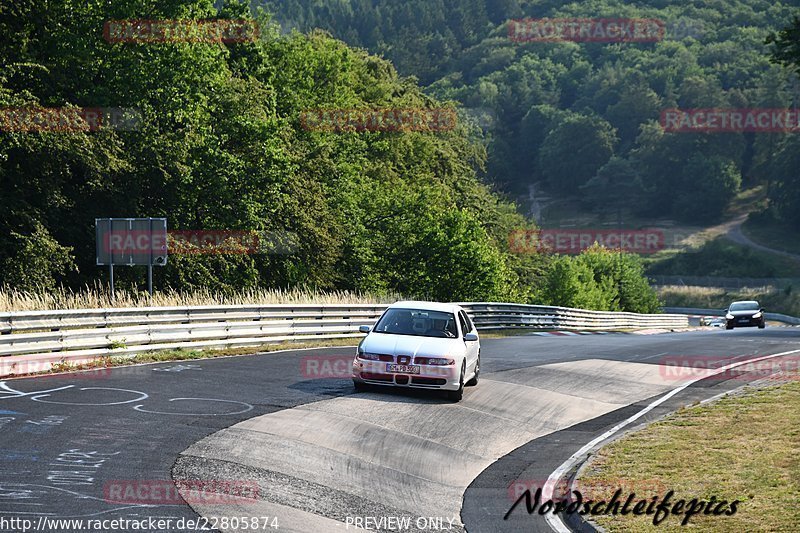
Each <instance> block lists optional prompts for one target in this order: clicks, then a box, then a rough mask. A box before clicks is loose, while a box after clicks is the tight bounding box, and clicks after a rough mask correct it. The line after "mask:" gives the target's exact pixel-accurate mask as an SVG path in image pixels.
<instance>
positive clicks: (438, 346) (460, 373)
mask: <svg viewBox="0 0 800 533" xmlns="http://www.w3.org/2000/svg"><path fill="white" fill-rule="evenodd" d="M360 331H362V332H363V333H368V335H367V336H366V337H365V338H364V339H363V340H362V341H361V343H360V344H359V345H358V349H357V351H356V356H355V359H353V384H354V385H355V387H356V389H363V388H364V387H365V386H366V385H381V386H392V387H414V388H420V389H440V390H445V391H447V395H448V397H449V398H450V399H451V400H455V401H459V400H461V398H462V396H463V393H464V386H465V385H476V384H477V383H478V377H479V375H480V371H481V343H480V338H479V336H478V330H477V329H476V328H475V325H474V324H473V323H472V320H470V318H469V316H468V315H467V313H466V312H465V311H464V309H462V308H461V307H460V306H458V305H455V304H443V303H432V302H397V303H395V304H392V305H390V306H389V308H388V309H386V311H385V312H384V313H383V315H381V317H380V318H379V319H378V321H377V322H376V323H375V327H374V328H370V327H369V326H361V328H360Z"/></svg>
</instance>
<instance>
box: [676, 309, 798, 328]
mask: <svg viewBox="0 0 800 533" xmlns="http://www.w3.org/2000/svg"><path fill="white" fill-rule="evenodd" d="M664 311H665V312H667V313H680V314H686V315H696V316H725V311H723V310H722V309H700V308H695V307H665V308H664ZM764 318H766V319H767V320H770V321H772V322H782V323H784V324H789V325H792V326H800V318H797V317H794V316H789V315H782V314H780V313H764Z"/></svg>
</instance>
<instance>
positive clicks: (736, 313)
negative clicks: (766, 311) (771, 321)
mask: <svg viewBox="0 0 800 533" xmlns="http://www.w3.org/2000/svg"><path fill="white" fill-rule="evenodd" d="M728 312H729V313H730V314H732V315H733V316H735V317H736V318H743V317H748V318H749V317H751V316H753V315H754V314H756V313H758V312H759V311H758V309H756V310H753V309H749V310H745V311H728Z"/></svg>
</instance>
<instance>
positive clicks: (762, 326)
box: [758, 324, 767, 329]
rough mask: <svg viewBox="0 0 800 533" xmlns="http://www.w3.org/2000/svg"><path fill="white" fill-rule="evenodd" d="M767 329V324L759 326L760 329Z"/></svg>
mask: <svg viewBox="0 0 800 533" xmlns="http://www.w3.org/2000/svg"><path fill="white" fill-rule="evenodd" d="M765 327H767V325H766V324H759V325H758V329H764V328H765Z"/></svg>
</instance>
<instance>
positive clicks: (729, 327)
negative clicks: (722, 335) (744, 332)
mask: <svg viewBox="0 0 800 533" xmlns="http://www.w3.org/2000/svg"><path fill="white" fill-rule="evenodd" d="M725 329H733V326H725Z"/></svg>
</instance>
